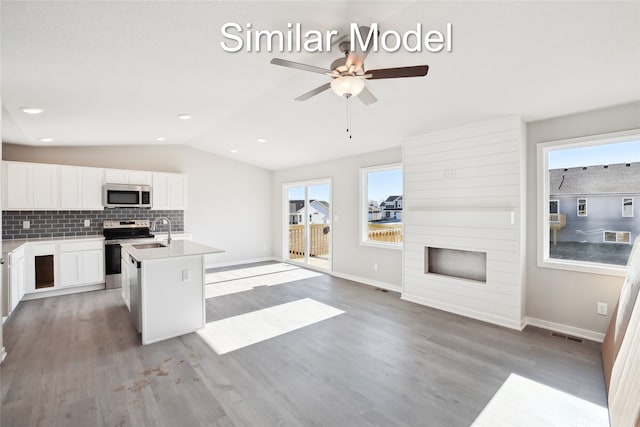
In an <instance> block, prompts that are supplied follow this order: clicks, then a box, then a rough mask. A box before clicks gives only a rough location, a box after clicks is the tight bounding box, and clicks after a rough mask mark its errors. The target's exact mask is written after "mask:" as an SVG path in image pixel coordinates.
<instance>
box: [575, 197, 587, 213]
mask: <svg viewBox="0 0 640 427" xmlns="http://www.w3.org/2000/svg"><path fill="white" fill-rule="evenodd" d="M580 200H584V214H581V213H580V204H581V203H580ZM587 215H588V203H587V198H586V197H578V198H577V199H576V216H577V217H579V218H584V217H586V216H587Z"/></svg>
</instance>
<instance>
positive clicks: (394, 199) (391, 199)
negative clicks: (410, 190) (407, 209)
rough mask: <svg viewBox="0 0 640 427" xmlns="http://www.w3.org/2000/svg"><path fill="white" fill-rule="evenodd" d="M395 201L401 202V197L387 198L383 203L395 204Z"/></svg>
mask: <svg viewBox="0 0 640 427" xmlns="http://www.w3.org/2000/svg"><path fill="white" fill-rule="evenodd" d="M396 200H402V195H400V196H389V197H387V200H385V201H384V203H386V202H395V201H396Z"/></svg>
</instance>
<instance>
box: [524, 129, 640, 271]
mask: <svg viewBox="0 0 640 427" xmlns="http://www.w3.org/2000/svg"><path fill="white" fill-rule="evenodd" d="M636 140H640V129H632V130H628V131H621V132H612V133H607V134H600V135H591V136H585V137H579V138H568V139H561V140H554V141H547V142H541V143H539V144H537V147H536V151H537V168H536V175H537V197H536V202H537V203H536V205H537V208H536V221H537V261H538V262H537V265H538V267H541V268H551V269H559V270H569V271H578V272H584V273H593V274H602V275H606V276H619V277H624V276H625V275H626V274H627V270H628V267H627V266H622V265H620V266H619V265H613V264H602V263H594V262H585V261H575V260H566V259H555V258H550V257H549V245H550V239H549V230H550V228H549V201H550V198H549V158H548V154H549V152H551V151H556V150H562V149H569V148H578V147H586V146H591V145H605V144H613V143H617V142H629V141H636ZM576 210H577V205H576ZM603 239H604V238H603ZM616 240H617V238H616ZM630 243H632V242H630Z"/></svg>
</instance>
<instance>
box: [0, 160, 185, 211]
mask: <svg viewBox="0 0 640 427" xmlns="http://www.w3.org/2000/svg"><path fill="white" fill-rule="evenodd" d="M3 166H4V167H3V168H2V169H3V171H2V173H3V178H4V179H3V180H2V181H3V182H2V185H3V190H4V191H2V197H3V208H4V209H6V210H56V209H58V210H103V209H104V206H103V204H102V193H103V187H104V184H106V183H108V184H134V185H150V186H151V187H152V192H153V195H152V201H153V209H162V210H167V209H176V210H178V209H186V207H187V178H186V176H185V175H181V174H178V173H166V172H147V171H132V170H122V169H102V168H90V167H81V166H63V165H49V164H42V163H24V162H12V161H6V162H3Z"/></svg>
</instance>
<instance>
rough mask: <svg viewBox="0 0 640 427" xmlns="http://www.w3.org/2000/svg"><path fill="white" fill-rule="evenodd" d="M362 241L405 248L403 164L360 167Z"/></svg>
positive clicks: (371, 244)
mask: <svg viewBox="0 0 640 427" xmlns="http://www.w3.org/2000/svg"><path fill="white" fill-rule="evenodd" d="M360 184H361V185H360V199H361V202H360V204H361V208H360V212H361V232H360V243H361V244H363V245H367V246H379V247H388V248H394V249H402V242H403V225H402V165H400V164H391V165H384V166H374V167H368V168H361V169H360Z"/></svg>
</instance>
